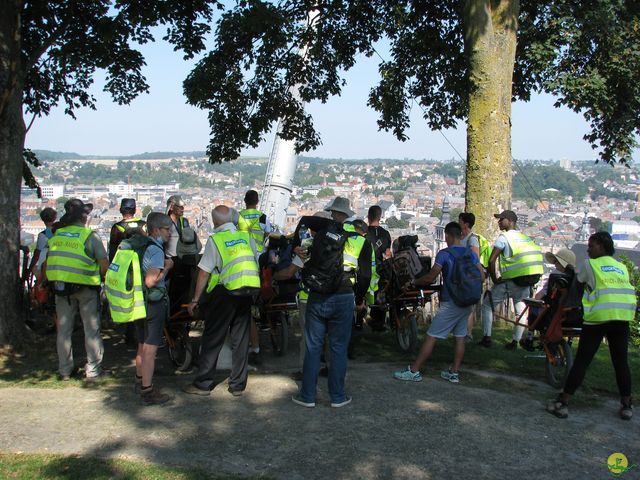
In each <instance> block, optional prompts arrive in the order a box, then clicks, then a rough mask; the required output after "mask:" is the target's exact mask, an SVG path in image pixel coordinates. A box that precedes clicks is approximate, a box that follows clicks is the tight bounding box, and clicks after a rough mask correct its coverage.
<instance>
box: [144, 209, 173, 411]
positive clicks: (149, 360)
mask: <svg viewBox="0 0 640 480" xmlns="http://www.w3.org/2000/svg"><path fill="white" fill-rule="evenodd" d="M171 225H172V223H171V218H169V216H168V215H165V214H164V213H159V212H151V213H150V214H149V216H148V217H147V229H148V232H149V237H148V243H147V247H146V249H145V251H144V255H143V257H142V264H141V267H142V276H143V279H144V280H143V281H144V286H145V291H146V298H145V306H146V310H147V318H142V319H140V320H136V322H135V324H136V333H137V337H138V350H137V352H136V359H135V363H136V378H135V385H136V390H138V387H139V389H140V397H141V400H142V403H143V404H144V405H162V404H163V403H166V402H167V401H169V399H170V397H169V395H166V394H164V393H161V392H160V390H159V389H158V388H155V387H154V385H153V372H154V370H155V363H156V353H157V351H158V347H159V346H160V345H162V329H163V327H164V322H165V320H166V318H167V314H168V311H169V297H168V295H167V287H166V283H165V279H166V277H167V274H168V273H169V271H170V270H171V268H172V267H173V261H172V260H171V259H170V258H166V256H165V245H166V244H167V242H169V237H170V236H171ZM139 235H140V234H136V236H139ZM138 238H140V237H138Z"/></svg>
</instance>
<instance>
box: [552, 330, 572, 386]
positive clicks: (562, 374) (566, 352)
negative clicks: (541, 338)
mask: <svg viewBox="0 0 640 480" xmlns="http://www.w3.org/2000/svg"><path fill="white" fill-rule="evenodd" d="M548 348H549V349H550V351H551V353H552V354H553V360H550V359H549V357H547V362H546V376H547V383H549V385H551V386H552V387H553V388H562V386H563V385H564V381H565V380H566V378H567V375H568V374H569V370H571V367H572V366H573V351H572V350H571V345H569V344H568V343H567V342H566V340H564V339H562V340H561V341H560V343H557V344H554V345H549V347H548Z"/></svg>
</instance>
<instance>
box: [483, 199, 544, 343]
mask: <svg viewBox="0 0 640 480" xmlns="http://www.w3.org/2000/svg"><path fill="white" fill-rule="evenodd" d="M494 217H495V218H497V219H498V227H499V228H500V231H501V232H502V233H501V234H500V235H499V236H498V238H497V239H496V241H495V243H494V245H493V250H492V251H491V256H490V257H489V275H491V280H493V287H492V288H491V290H490V291H489V292H488V293H487V294H486V295H485V296H484V300H483V302H482V329H483V334H484V336H483V338H482V341H480V342H479V345H481V346H483V347H490V346H491V326H492V324H493V309H494V308H496V307H497V306H498V305H500V304H501V303H502V302H503V301H504V300H505V299H506V298H511V299H513V302H514V304H515V310H516V315H518V316H519V315H520V314H521V313H522V312H523V311H524V309H525V308H526V305H525V303H524V301H523V299H525V298H527V297H530V296H531V294H532V291H531V289H532V286H533V284H535V282H536V281H537V279H539V278H540V276H541V275H542V273H543V271H544V262H543V256H542V250H541V249H540V247H539V246H538V245H536V244H535V243H534V241H533V240H531V238H530V237H529V236H527V235H525V234H524V233H522V232H520V231H518V230H517V222H518V216H517V215H516V214H515V212H513V211H511V210H504V211H503V212H502V213H496V214H494ZM498 259H499V261H500V277H498V275H497V273H496V265H497V263H498ZM520 321H521V322H526V318H521V319H520ZM523 332H524V327H522V326H517V327H515V328H514V331H513V340H512V341H511V342H510V343H508V344H507V345H506V348H507V349H509V350H513V349H515V348H516V347H517V345H518V342H519V341H520V339H521V338H522V333H523Z"/></svg>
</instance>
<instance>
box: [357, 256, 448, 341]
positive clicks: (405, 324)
mask: <svg viewBox="0 0 640 480" xmlns="http://www.w3.org/2000/svg"><path fill="white" fill-rule="evenodd" d="M419 258H420V263H421V265H422V271H421V272H419V273H418V274H416V275H415V276H414V278H407V272H404V271H400V269H399V268H398V267H397V265H394V262H393V259H392V258H390V259H387V260H385V261H384V262H382V264H381V266H380V268H379V269H378V273H379V274H380V282H379V284H378V285H379V291H378V293H377V295H376V303H375V304H374V305H371V306H370V307H369V308H370V309H372V310H374V309H379V310H382V311H383V312H385V323H386V325H387V326H388V328H390V329H391V330H393V331H394V332H395V337H396V342H397V343H398V348H400V350H402V351H403V352H412V353H413V352H416V351H417V350H418V348H419V342H418V323H420V320H421V319H423V318H424V309H425V306H426V304H427V303H430V304H431V305H432V306H433V303H432V302H433V295H434V294H436V293H437V292H439V291H440V287H441V286H440V285H437V284H434V285H429V286H428V287H426V288H422V289H412V290H404V289H403V287H404V286H405V285H406V284H407V282H408V281H409V280H415V278H417V277H421V276H423V275H426V274H427V273H429V270H431V257H426V256H420V257H419ZM387 312H388V315H387Z"/></svg>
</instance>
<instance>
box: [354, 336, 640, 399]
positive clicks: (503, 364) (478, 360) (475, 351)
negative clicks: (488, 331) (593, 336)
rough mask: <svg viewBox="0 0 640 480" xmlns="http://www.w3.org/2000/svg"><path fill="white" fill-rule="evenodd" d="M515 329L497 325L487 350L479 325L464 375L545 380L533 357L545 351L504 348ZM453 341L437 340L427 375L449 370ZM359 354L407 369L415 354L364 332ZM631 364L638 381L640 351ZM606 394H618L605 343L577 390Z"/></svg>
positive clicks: (638, 389)
mask: <svg viewBox="0 0 640 480" xmlns="http://www.w3.org/2000/svg"><path fill="white" fill-rule="evenodd" d="M426 328H427V327H426V326H425V325H423V324H419V325H418V329H419V338H420V343H422V340H424V336H425V333H424V332H425V331H426ZM512 332H513V328H512V326H511V325H498V324H494V327H493V347H491V348H485V347H481V346H479V345H477V342H478V341H479V340H480V339H481V338H482V327H481V326H479V325H476V327H475V329H474V332H473V338H474V342H472V343H471V344H467V348H466V351H465V355H464V360H463V362H462V369H461V370H462V373H463V374H464V369H465V367H466V368H470V369H474V370H490V371H495V372H500V373H508V374H510V375H519V376H525V377H530V378H534V379H537V380H540V381H543V382H544V381H545V359H544V358H531V357H532V356H536V355H538V354H540V355H543V352H542V351H535V352H527V351H525V350H523V349H521V348H519V347H518V349H517V350H516V351H509V350H506V349H505V348H504V344H506V343H508V342H509V341H511V338H512V337H511V335H512ZM453 343H454V341H453V338H452V337H449V338H448V339H447V340H445V341H438V342H437V343H436V346H435V348H434V351H433V354H432V356H431V358H430V359H429V360H428V361H427V364H426V365H425V367H424V368H423V372H426V374H427V375H431V376H433V375H434V374H435V375H437V374H438V373H437V372H439V371H440V370H442V369H443V368H446V367H447V366H448V365H449V364H450V363H451V361H452V360H453ZM577 346H578V344H577V340H574V342H573V352H574V355H575V352H576V349H577ZM356 352H357V353H358V354H359V355H358V357H357V358H358V360H365V361H372V362H389V363H394V364H396V365H397V366H398V368H404V367H405V366H406V365H408V364H409V363H411V362H412V361H413V359H414V358H415V354H407V353H403V352H401V351H400V350H399V348H398V346H397V343H396V339H395V332H385V333H382V334H381V333H363V334H362V336H361V337H360V340H359V343H358V346H357V349H356ZM629 363H630V367H631V375H632V378H633V379H638V378H640V377H639V374H640V349H638V348H637V347H633V346H631V345H630V346H629ZM632 389H633V390H632V393H633V396H635V397H638V396H640V382H638V381H636V382H634V383H633V384H632ZM581 392H582V393H583V394H588V393H596V392H598V393H607V394H613V395H614V396H617V395H618V387H617V385H616V379H615V373H614V371H613V366H612V365H611V359H610V357H609V349H608V347H607V345H605V344H604V343H603V344H602V345H601V346H600V349H599V350H598V353H597V355H596V357H595V358H594V360H593V362H592V363H591V365H590V367H589V369H588V370H587V375H586V377H585V381H584V384H583V385H582V387H581V388H580V390H578V392H577V394H580V393H581Z"/></svg>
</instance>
